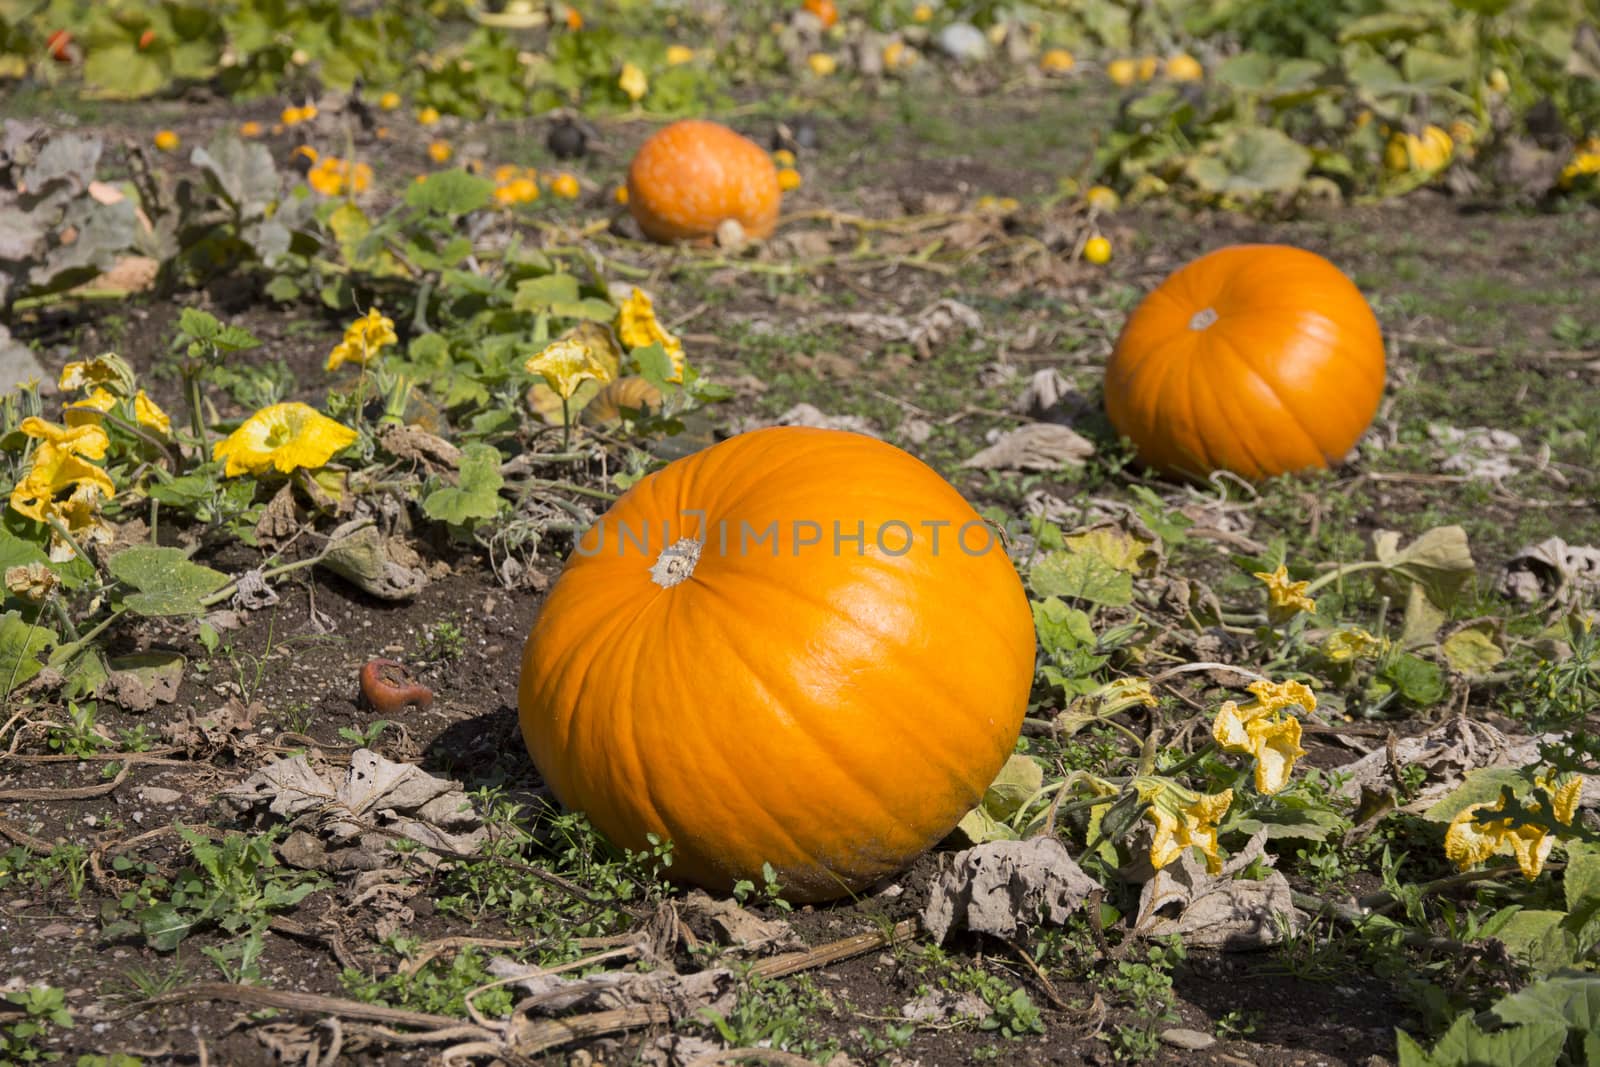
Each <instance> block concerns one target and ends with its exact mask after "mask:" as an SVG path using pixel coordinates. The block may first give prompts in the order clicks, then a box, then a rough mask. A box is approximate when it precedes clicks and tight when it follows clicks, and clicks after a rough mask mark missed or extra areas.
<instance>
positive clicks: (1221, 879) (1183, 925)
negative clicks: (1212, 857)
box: [1134, 829, 1298, 952]
mask: <svg viewBox="0 0 1600 1067" xmlns="http://www.w3.org/2000/svg"><path fill="white" fill-rule="evenodd" d="M1266 843H1267V831H1266V830H1265V829H1262V830H1258V831H1257V832H1256V834H1255V836H1253V837H1251V838H1250V841H1249V843H1248V844H1246V845H1245V847H1244V848H1243V849H1241V850H1240V851H1239V852H1237V853H1235V854H1234V855H1233V856H1230V857H1229V858H1228V862H1227V863H1225V864H1223V866H1222V871H1221V873H1219V874H1215V875H1213V874H1209V873H1207V871H1206V865H1205V863H1204V862H1203V861H1201V860H1197V859H1196V858H1195V856H1194V850H1193V849H1185V850H1184V851H1183V854H1182V855H1180V856H1179V857H1178V858H1177V859H1176V860H1175V861H1173V862H1172V863H1169V864H1167V865H1166V866H1165V867H1163V868H1162V869H1161V870H1159V871H1157V872H1156V873H1155V877H1153V878H1151V879H1150V881H1148V882H1146V883H1145V885H1144V890H1143V892H1141V893H1140V894H1139V917H1138V920H1137V921H1136V922H1135V923H1134V931H1135V932H1136V933H1138V934H1139V935H1140V936H1141V937H1151V938H1156V937H1166V936H1168V935H1170V934H1177V935H1179V936H1180V937H1182V938H1183V940H1184V943H1185V944H1186V945H1189V946H1191V947H1194V946H1202V947H1205V948H1220V949H1226V950H1229V951H1234V952H1242V951H1249V950H1252V949H1261V948H1267V947H1268V946H1271V945H1275V944H1277V943H1278V942H1279V941H1280V940H1281V939H1282V937H1283V934H1284V931H1285V930H1289V931H1293V930H1294V929H1296V927H1297V923H1298V920H1297V918H1296V916H1295V910H1294V898H1293V893H1292V892H1291V890H1290V889H1289V882H1288V880H1287V879H1286V878H1284V876H1283V875H1282V874H1281V873H1279V872H1278V871H1269V872H1267V876H1266V877H1265V878H1262V879H1260V880H1259V881H1251V880H1248V879H1240V878H1237V877H1235V876H1236V875H1237V874H1238V873H1239V872H1240V871H1242V870H1244V869H1245V868H1246V867H1248V866H1250V865H1251V864H1252V863H1255V862H1256V861H1257V860H1263V861H1265V862H1269V863H1270V860H1267V858H1266V851H1265V850H1266Z"/></svg>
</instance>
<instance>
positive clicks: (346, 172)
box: [306, 156, 372, 196]
mask: <svg viewBox="0 0 1600 1067" xmlns="http://www.w3.org/2000/svg"><path fill="white" fill-rule="evenodd" d="M306 182H307V183H308V184H309V185H310V186H311V188H313V189H315V190H316V191H317V192H319V193H321V194H322V195H323V196H342V195H343V194H344V193H345V192H346V191H347V190H348V191H349V192H352V193H364V192H366V191H367V188H368V187H369V186H370V185H372V168H371V167H370V166H368V165H367V164H365V163H353V162H351V161H349V160H345V159H340V158H339V157H338V156H323V157H322V158H320V159H318V160H317V164H316V166H314V167H312V168H311V169H310V170H309V171H307V172H306Z"/></svg>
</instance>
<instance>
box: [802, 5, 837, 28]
mask: <svg viewBox="0 0 1600 1067" xmlns="http://www.w3.org/2000/svg"><path fill="white" fill-rule="evenodd" d="M804 6H805V9H806V10H807V11H809V12H811V13H812V14H813V15H815V16H816V17H817V21H818V22H820V23H822V28H823V29H825V30H831V29H832V28H833V24H834V23H836V22H838V21H839V8H838V6H837V5H835V4H834V2H833V0H805V5H804Z"/></svg>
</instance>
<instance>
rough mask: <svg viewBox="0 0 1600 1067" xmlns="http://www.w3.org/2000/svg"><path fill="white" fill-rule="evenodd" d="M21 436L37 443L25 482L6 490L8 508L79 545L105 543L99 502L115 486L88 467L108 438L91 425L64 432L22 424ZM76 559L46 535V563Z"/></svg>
mask: <svg viewBox="0 0 1600 1067" xmlns="http://www.w3.org/2000/svg"><path fill="white" fill-rule="evenodd" d="M22 431H23V433H25V434H27V435H28V436H29V437H33V438H37V439H38V440H39V442H40V443H39V445H38V447H37V448H35V449H34V452H33V461H32V464H31V466H30V468H29V470H28V473H27V476H26V477H24V478H23V479H22V481H20V482H18V483H17V484H16V486H15V487H14V488H13V489H12V490H11V506H12V508H14V509H15V510H16V511H17V512H18V513H20V514H22V515H26V516H27V517H28V518H30V519H33V520H34V521H35V522H50V521H51V520H52V519H54V520H55V521H56V522H59V523H61V524H62V525H63V526H65V527H66V529H67V531H68V532H69V533H71V534H72V535H73V537H74V538H75V539H76V540H77V541H78V543H79V544H84V543H86V542H90V541H105V540H107V539H108V538H109V536H110V533H109V529H108V528H107V527H106V525H105V523H103V522H101V521H100V518H99V502H100V498H101V497H111V496H115V495H116V492H117V487H116V484H115V483H113V482H112V480H111V476H110V475H108V474H107V473H106V472H105V471H104V470H103V469H101V468H100V467H98V466H96V465H95V464H93V463H91V462H90V460H92V459H100V458H103V457H104V456H105V454H106V448H107V447H109V445H110V443H111V442H110V438H108V437H107V436H106V432H105V431H104V430H103V429H101V428H100V427H99V426H97V425H93V424H90V425H85V426H73V427H64V426H57V425H55V424H54V423H50V422H45V421H44V420H43V419H39V418H28V419H24V420H23V422H22ZM74 555H76V553H75V551H74V550H73V547H72V545H71V544H70V543H69V542H67V541H66V540H65V539H63V538H62V537H61V536H60V534H59V533H54V534H52V535H51V543H50V558H51V559H52V560H56V561H58V562H60V561H63V560H69V559H71V558H73V556H74Z"/></svg>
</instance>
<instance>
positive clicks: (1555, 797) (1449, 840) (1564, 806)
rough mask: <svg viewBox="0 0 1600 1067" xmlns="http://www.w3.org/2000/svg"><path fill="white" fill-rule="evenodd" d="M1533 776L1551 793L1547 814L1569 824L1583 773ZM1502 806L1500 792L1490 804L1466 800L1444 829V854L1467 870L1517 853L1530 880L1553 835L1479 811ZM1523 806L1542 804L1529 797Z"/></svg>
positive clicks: (1553, 840)
mask: <svg viewBox="0 0 1600 1067" xmlns="http://www.w3.org/2000/svg"><path fill="white" fill-rule="evenodd" d="M1535 780H1536V781H1537V782H1538V783H1539V785H1540V786H1541V787H1543V788H1544V789H1545V791H1546V792H1548V793H1549V794H1550V796H1551V801H1552V803H1551V811H1550V814H1551V815H1552V816H1554V817H1555V820H1556V821H1557V822H1558V823H1561V824H1563V825H1567V826H1570V825H1571V824H1572V820H1573V818H1574V817H1575V816H1576V815H1577V811H1578V802H1579V801H1580V800H1581V799H1582V796H1583V778H1582V776H1580V775H1572V776H1570V777H1568V778H1567V779H1566V780H1565V781H1563V782H1560V783H1559V784H1558V783H1557V782H1556V779H1555V776H1554V775H1553V774H1543V775H1540V776H1538V777H1537V778H1536V779H1535ZM1505 806H1506V799H1505V796H1504V795H1502V796H1501V797H1500V798H1499V799H1498V800H1496V801H1495V802H1494V803H1493V804H1491V803H1489V802H1488V801H1484V802H1482V803H1478V804H1468V805H1467V806H1466V807H1465V808H1462V809H1461V810H1460V811H1459V812H1457V813H1456V816H1455V818H1453V819H1451V820H1450V826H1449V828H1448V829H1446V830H1445V835H1444V854H1445V858H1446V859H1448V860H1450V861H1451V862H1452V863H1454V864H1455V865H1456V866H1457V867H1459V868H1460V869H1462V870H1466V869H1467V868H1468V867H1471V866H1473V865H1474V864H1478V863H1482V862H1483V861H1485V860H1487V859H1488V858H1489V857H1490V856H1493V855H1495V854H1497V853H1501V852H1506V851H1509V852H1510V853H1511V854H1512V855H1513V856H1515V857H1516V860H1517V868H1518V869H1519V870H1521V871H1522V876H1523V877H1524V878H1527V879H1528V880H1530V881H1531V880H1533V879H1535V878H1537V877H1539V874H1540V872H1542V871H1543V870H1544V863H1545V860H1546V859H1548V858H1549V856H1550V850H1551V849H1553V848H1554V847H1555V843H1556V838H1555V837H1554V836H1553V835H1551V834H1550V833H1549V832H1548V831H1547V830H1546V829H1545V828H1544V827H1542V826H1533V825H1531V824H1527V823H1524V824H1522V825H1521V826H1513V825H1512V824H1511V820H1510V819H1509V818H1502V819H1486V818H1483V817H1482V815H1480V813H1483V814H1493V813H1494V812H1499V811H1504V810H1505ZM1525 806H1526V807H1527V809H1528V810H1529V811H1538V810H1540V808H1541V807H1542V805H1541V804H1539V803H1538V802H1537V801H1528V802H1526V804H1525Z"/></svg>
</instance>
